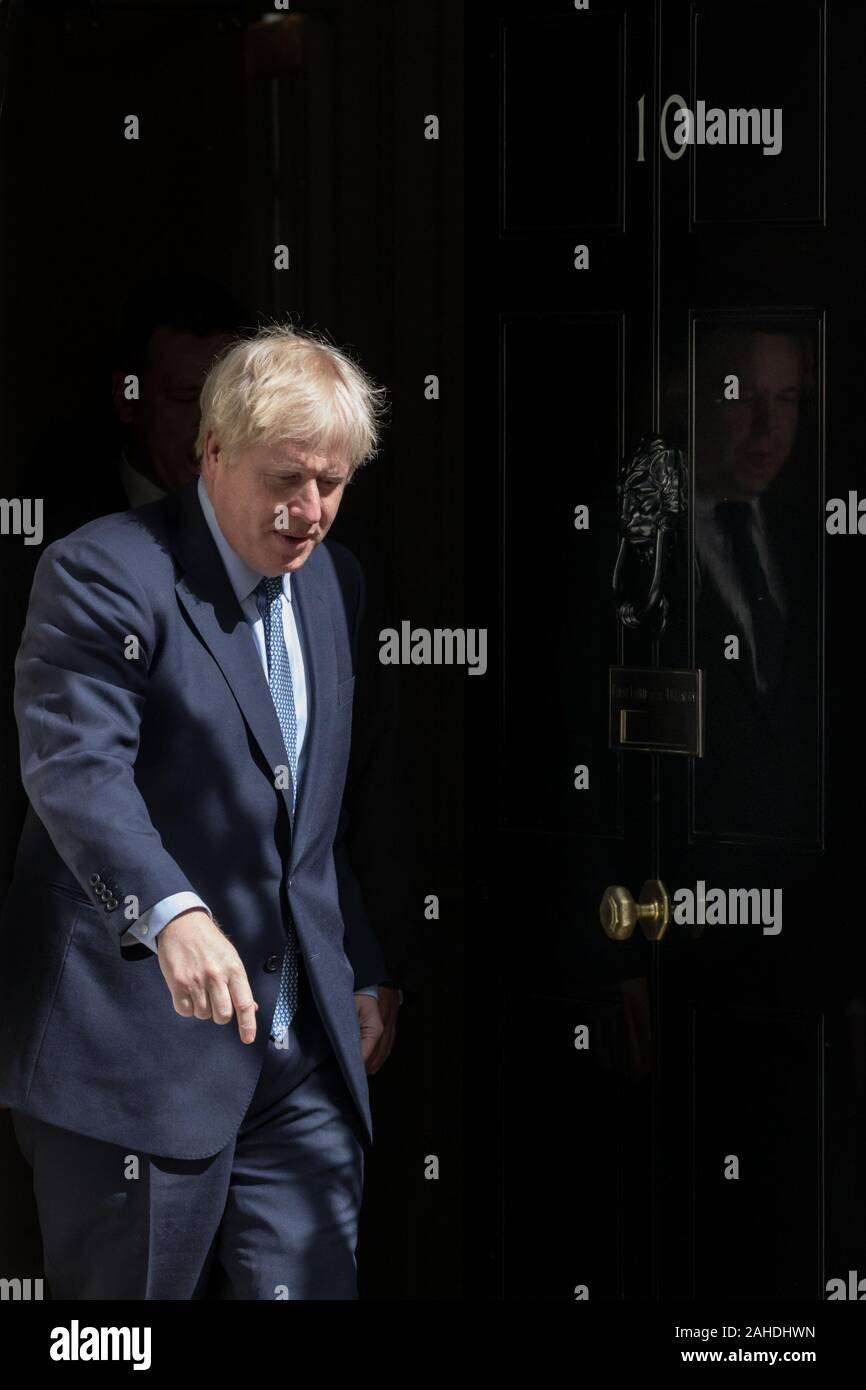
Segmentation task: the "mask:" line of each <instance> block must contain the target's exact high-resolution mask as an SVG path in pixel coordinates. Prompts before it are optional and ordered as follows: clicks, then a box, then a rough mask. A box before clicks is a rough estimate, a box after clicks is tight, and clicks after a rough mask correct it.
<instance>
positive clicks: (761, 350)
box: [696, 332, 803, 501]
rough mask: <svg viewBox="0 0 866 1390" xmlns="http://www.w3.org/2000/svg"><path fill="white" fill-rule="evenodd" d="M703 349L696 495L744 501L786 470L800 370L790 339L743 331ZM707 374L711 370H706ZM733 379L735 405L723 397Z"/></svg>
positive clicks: (795, 422)
mask: <svg viewBox="0 0 866 1390" xmlns="http://www.w3.org/2000/svg"><path fill="white" fill-rule="evenodd" d="M722 342H723V343H724V348H722V346H721V344H713V345H712V346H711V347H710V348H709V352H708V359H707V360H706V361H705V362H704V363H703V364H702V365H703V367H704V370H703V371H702V373H701V381H702V383H703V384H702V387H701V398H700V400H699V401H698V412H699V413H698V422H697V423H698V432H697V456H696V469H697V476H698V484H699V486H700V488H701V490H702V491H705V492H708V493H710V494H712V495H713V496H716V497H729V498H731V499H734V500H738V501H750V500H751V499H752V498H753V497H760V496H761V494H762V493H763V492H764V491H765V490H766V489H767V488H768V487H769V485H770V483H771V482H772V481H773V479H774V478H775V477H776V476H777V474H778V473H779V472H780V471H781V469H782V468H783V467H784V465H785V463H786V462H787V460H788V458H789V457H790V455H791V451H792V449H793V447H794V443H795V440H796V437H797V425H798V422H799V413H800V395H801V389H802V384H803V377H802V374H803V368H802V362H801V356H800V350H799V347H798V345H797V342H796V339H794V338H791V337H784V336H782V335H778V334H771V333H759V332H752V333H750V332H743V333H740V334H737V335H736V336H727V335H726V336H725V337H724V338H723V339H722ZM708 368H711V369H710V370H707V369H708ZM730 373H735V374H736V375H737V377H738V378H739V390H740V398H739V400H725V399H724V398H723V383H724V378H725V377H726V376H727V375H729V374H730Z"/></svg>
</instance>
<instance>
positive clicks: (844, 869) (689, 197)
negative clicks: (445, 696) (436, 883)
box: [470, 0, 866, 1301]
mask: <svg viewBox="0 0 866 1390" xmlns="http://www.w3.org/2000/svg"><path fill="white" fill-rule="evenodd" d="M863 31H864V25H863V21H862V20H861V19H860V18H859V17H858V13H857V8H856V7H855V6H848V7H842V6H837V5H834V4H833V3H832V2H831V0H828V3H791V0H786V3H784V4H783V3H773V4H748V5H735V4H729V3H722V0H706V2H704V0H699V3H688V2H687V0H657V3H655V4H651V3H642V4H641V3H623V0H618V2H617V0H609V2H607V0H593V3H591V4H590V5H589V7H588V8H586V9H579V8H577V7H576V6H574V5H565V4H562V5H554V4H549V5H545V6H541V7H534V8H533V9H532V11H531V12H529V11H527V10H526V9H525V8H524V7H517V6H515V7H513V8H509V7H507V6H497V5H488V6H486V7H483V6H482V7H479V9H478V11H477V13H476V18H475V20H474V32H473V42H472V45H471V48H470V55H471V56H470V61H471V64H472V65H473V69H474V72H475V73H476V79H477V82H478V83H479V86H480V90H481V93H482V99H481V100H480V101H479V103H478V108H477V109H478V111H479V113H480V114H479V117H478V119H479V123H480V135H481V146H482V148H483V149H484V151H485V155H486V158H485V159H483V160H479V163H478V170H477V173H478V177H479V180H480V185H479V187H478V189H477V193H478V199H479V201H478V206H479V209H481V210H482V211H480V213H479V221H478V223H477V226H478V236H477V239H476V243H475V244H476V259H475V264H476V267H477V273H476V281H475V283H476V286H477V287H478V288H479V290H480V293H481V296H482V298H483V305H482V306H481V307H480V312H479V316H478V318H477V320H473V332H474V333H475V334H476V336H477V342H476V343H475V344H474V346H475V349H476V351H475V354H474V360H475V361H476V362H477V363H478V371H477V376H476V377H475V378H474V380H475V386H476V395H475V402H476V405H477V407H478V419H479V421H480V422H484V429H485V430H486V431H487V434H488V442H489V444H490V452H489V454H488V457H489V458H490V459H492V455H493V448H492V440H493V439H494V438H495V440H496V450H497V459H498V470H497V473H496V478H495V485H494V477H493V469H492V466H491V467H489V468H488V469H487V471H486V474H485V477H486V482H487V486H486V487H485V488H483V489H482V488H479V493H478V516H479V517H481V518H483V525H482V526H481V530H482V531H485V532H486V533H487V535H488V537H489V541H490V543H489V546H488V547H487V549H485V542H484V540H483V538H482V539H481V540H480V542H479V544H480V548H481V551H482V553H483V554H485V556H486V559H487V563H486V564H485V565H484V566H483V569H482V567H481V566H480V565H479V584H481V585H483V586H484V588H483V592H484V594H485V596H486V598H487V601H488V603H489V605H490V607H489V610H488V611H489V613H490V615H491V618H490V623H491V627H492V628H493V629H494V632H495V637H496V640H495V641H491V644H490V649H491V650H495V651H496V652H497V653H498V663H497V665H496V666H495V667H494V665H493V663H492V662H491V672H492V675H493V679H492V680H491V682H490V684H489V686H488V687H487V690H486V696H484V697H482V696H479V697H478V705H479V708H478V718H479V725H478V728H479V732H482V731H484V730H492V729H494V728H495V729H496V730H497V731H498V737H499V742H498V744H497V748H496V756H495V758H494V759H492V760H491V766H490V775H489V777H488V779H487V786H488V790H489V792H490V793H491V794H490V795H485V796H482V797H481V798H480V800H479V807H478V811H479V823H486V824H487V825H489V826H491V827H492V833H491V835H490V838H489V839H488V841H487V844H486V853H485V856H484V872H483V875H482V878H483V882H484V884H485V886H486V890H487V897H488V902H487V924H486V941H487V944H488V946H489V947H490V950H491V951H492V954H493V958H494V959H495V961H496V965H497V970H498V984H499V998H500V1000H501V1008H500V1011H499V1031H498V1037H497V1043H496V1059H497V1067H498V1075H499V1093H498V1096H499V1100H498V1107H497V1108H498V1119H499V1149H500V1169H499V1178H500V1181H499V1185H498V1224H497V1235H498V1241H497V1263H498V1269H499V1272H500V1282H499V1292H500V1295H501V1296H503V1297H505V1298H509V1299H510V1298H526V1297H532V1298H539V1299H545V1300H547V1299H570V1300H574V1299H578V1300H583V1299H589V1300H590V1301H607V1300H620V1299H626V1300H641V1299H644V1300H645V1299H656V1298H666V1299H673V1298H679V1299H697V1300H701V1299H709V1298H717V1297H726V1298H733V1299H741V1298H742V1299H749V1298H770V1299H783V1298H805V1299H810V1300H823V1299H825V1298H827V1297H832V1296H840V1295H841V1288H842V1286H843V1285H844V1287H845V1289H846V1290H847V1292H846V1296H848V1297H850V1296H851V1292H850V1289H851V1283H852V1281H851V1276H850V1271H856V1272H857V1279H859V1278H860V1277H861V1273H860V1272H861V1271H862V1277H863V1278H864V1286H863V1292H864V1293H866V1239H864V1237H866V1220H864V1211H863V1199H862V1197H861V1195H860V1192H861V1187H862V1183H861V1181H860V1178H859V1174H860V1172H861V1171H862V1162H863V1157H864V1152H863V1126H862V1113H863V1084H864V1069H866V1050H864V1023H866V1020H864V998H866V984H864V977H863V955H862V949H861V947H860V931H861V928H860V910H859V906H858V903H857V893H858V883H857V864H858V856H857V852H856V850H857V845H858V840H859V835H858V829H859V825H858V817H857V813H856V807H857V806H858V792H859V788H860V785H861V782H862V777H863V760H862V756H861V752H860V740H859V736H858V715H859V708H860V703H861V700H860V692H859V680H860V677H859V662H858V652H857V646H858V637H859V629H860V626H861V617H860V605H861V589H862V586H861V584H860V582H859V576H860V572H861V569H862V564H863V562H862V560H861V547H866V536H864V535H861V534H860V531H859V529H858V522H859V519H860V514H859V512H858V502H859V496H858V488H859V489H860V493H861V494H862V495H863V497H864V499H866V469H864V467H863V463H862V460H861V457H860V451H861V448H862V444H861V428H860V406H861V396H862V387H861V386H860V384H859V375H860V360H861V357H862V348H861V338H862V319H863V314H862V302H863V285H862V278H863V277H862V269H861V264H862V251H861V245H860V236H859V234H860V221H861V217H862V197H861V191H860V175H859V149H858V133H859V130H860V122H859V117H858V115H857V104H858V101H859V89H858V86H857V82H856V80H855V78H854V65H855V63H856V55H857V54H858V53H859V52H860V51H861V50H862V41H863ZM830 130H832V132H833V143H832V147H831V145H830V142H829V138H828V132H829V131H830ZM678 136H680V137H683V139H682V142H680V140H679V139H678ZM831 168H832V178H831ZM470 360H473V359H472V358H470ZM494 503H495V504H496V505H494ZM864 513H866V502H864ZM497 522H498V525H497ZM862 526H863V531H864V532H866V516H864V518H863V521H862ZM659 531H661V533H662V534H661V538H660V539H659V535H658V533H659ZM494 532H495V537H496V540H497V544H496V546H495V553H494V545H493V539H494ZM657 544H658V548H659V568H658V570H656V568H655V565H656V549H657ZM863 553H866V551H864V552H863ZM618 555H620V556H621V563H620V566H619V571H618V577H617V578H618V583H617V593H616V594H614V592H613V586H612V581H613V573H614V566H615V563H616V560H617V556H618ZM494 558H495V561H496V563H491V561H492V560H494ZM612 671H613V674H612ZM674 672H687V673H689V672H699V673H700V678H699V679H698V677H695V676H689V675H685V676H675V675H673V674H672V673H674ZM612 695H613V706H614V708H613V717H612V714H611V699H612ZM485 699H486V704H485ZM482 705H483V706H484V708H483V709H482V708H481V706H482ZM698 725H700V726H701V727H700V728H699V729H698V728H697V726H698ZM697 737H700V741H701V751H700V752H696V751H695V748H696V747H697V746H698V745H697V744H695V745H692V744H691V743H690V740H691V739H693V738H697ZM612 745H614V746H612ZM481 818H483V821H482V819H481ZM644 885H647V886H646V888H645V887H644ZM611 890H616V891H611ZM642 893H643V898H644V902H645V907H644V909H643V910H642V911H641V910H639V900H640V899H641V895H642ZM606 894H607V897H606V898H605V895H606ZM665 894H666V896H667V900H668V905H667V906H666V905H665V902H664V897H665ZM603 900H604V902H605V906H604V907H602V903H603ZM632 903H634V905H635V906H634V907H632ZM653 904H654V906H653ZM665 913H668V914H669V920H668V924H667V926H665ZM494 943H495V946H494ZM834 1281H839V1283H838V1284H837V1283H835V1282H834ZM854 1282H856V1280H855V1281H854ZM855 1296H856V1295H855Z"/></svg>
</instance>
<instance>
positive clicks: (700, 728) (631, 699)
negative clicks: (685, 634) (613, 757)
mask: <svg viewBox="0 0 866 1390" xmlns="http://www.w3.org/2000/svg"><path fill="white" fill-rule="evenodd" d="M610 746H611V748H613V749H615V750H617V751H619V750H620V749H632V748H634V749H639V750H641V751H642V752H645V753H686V754H691V755H692V756H693V757H697V758H702V757H703V756H704V673H703V671H674V670H671V669H669V668H665V667H660V668H658V669H654V668H653V667H643V666H611V667H610Z"/></svg>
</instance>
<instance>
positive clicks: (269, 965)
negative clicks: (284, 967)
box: [265, 956, 280, 975]
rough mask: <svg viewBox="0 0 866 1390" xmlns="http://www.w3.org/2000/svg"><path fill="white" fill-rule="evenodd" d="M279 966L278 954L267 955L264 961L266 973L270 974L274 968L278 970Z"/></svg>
mask: <svg viewBox="0 0 866 1390" xmlns="http://www.w3.org/2000/svg"><path fill="white" fill-rule="evenodd" d="M279 967H280V958H279V956H268V958H267V960H266V961H265V969H266V970H267V971H268V973H269V974H271V975H272V974H273V973H274V971H275V970H278V969H279Z"/></svg>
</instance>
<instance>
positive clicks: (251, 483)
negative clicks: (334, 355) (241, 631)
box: [201, 430, 349, 577]
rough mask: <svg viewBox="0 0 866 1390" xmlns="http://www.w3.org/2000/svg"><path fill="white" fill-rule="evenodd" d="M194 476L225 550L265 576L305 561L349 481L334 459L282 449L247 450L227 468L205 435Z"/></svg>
mask: <svg viewBox="0 0 866 1390" xmlns="http://www.w3.org/2000/svg"><path fill="white" fill-rule="evenodd" d="M201 472H202V477H203V479H204V483H205V487H206V488H207V491H208V496H209V497H210V500H211V502H212V503H213V508H214V511H215V512H216V516H217V521H218V522H219V526H220V530H221V531H222V533H223V535H224V536H225V538H226V540H227V541H228V543H229V545H230V546H231V547H232V549H233V550H234V551H236V552H237V554H238V555H240V557H241V559H242V560H244V561H246V563H247V564H248V565H249V566H250V568H251V569H254V570H256V571H257V572H258V573H259V574H263V575H267V576H269V577H270V576H275V575H278V574H287V573H290V572H291V571H293V570H297V569H300V567H301V565H302V564H304V562H305V561H306V560H308V559H309V557H310V555H312V553H313V549H314V547H315V546H317V545H318V544H319V542H320V541H322V540H323V539H324V537H325V536H326V535H327V533H328V531H329V529H330V526H331V523H332V522H333V520H334V517H335V516H336V515H337V511H338V509H339V506H340V502H341V501H342V499H343V492H344V490H345V486H346V482H347V480H348V477H349V468H348V464H347V463H346V462H345V460H344V459H342V458H341V457H339V456H337V455H331V456H329V455H325V454H311V453H309V452H305V451H304V450H303V449H302V448H301V447H300V446H299V445H295V444H292V443H287V442H281V443H278V444H255V445H251V446H249V447H248V448H246V449H242V450H240V451H239V452H238V453H236V454H235V455H234V456H233V458H232V460H231V462H229V461H228V460H227V459H226V457H225V455H224V454H223V453H222V452H221V451H220V448H219V443H218V441H217V440H216V437H215V436H214V433H213V431H212V430H208V432H207V434H206V436H205V440H204V450H203V454H202V467H201Z"/></svg>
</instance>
